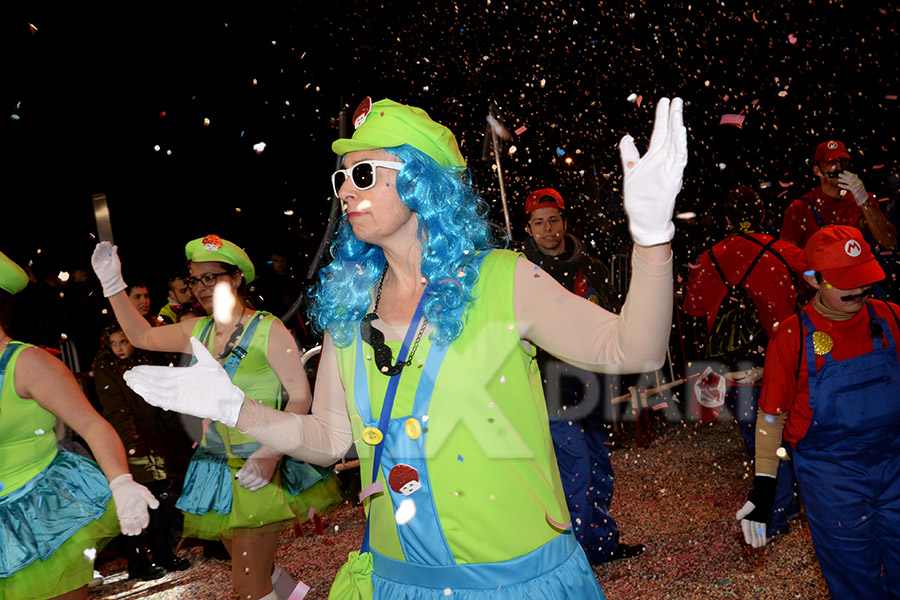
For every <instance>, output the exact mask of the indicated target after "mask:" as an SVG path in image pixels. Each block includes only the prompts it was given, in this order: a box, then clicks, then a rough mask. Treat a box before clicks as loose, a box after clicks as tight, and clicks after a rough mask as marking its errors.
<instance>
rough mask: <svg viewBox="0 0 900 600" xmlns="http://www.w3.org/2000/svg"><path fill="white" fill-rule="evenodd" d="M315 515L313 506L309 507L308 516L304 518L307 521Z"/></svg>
mask: <svg viewBox="0 0 900 600" xmlns="http://www.w3.org/2000/svg"><path fill="white" fill-rule="evenodd" d="M315 514H316V507H315V506H310V507H309V514H307V515H306V518H307V519H312V518H313V515H315Z"/></svg>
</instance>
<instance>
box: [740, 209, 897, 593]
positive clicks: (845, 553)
mask: <svg viewBox="0 0 900 600" xmlns="http://www.w3.org/2000/svg"><path fill="white" fill-rule="evenodd" d="M805 254H806V260H807V262H808V264H809V267H810V269H811V271H807V273H806V274H805V276H806V281H807V283H809V285H810V286H812V287H813V288H814V289H815V290H816V297H815V298H814V299H813V301H812V302H810V303H809V305H807V306H806V308H804V309H803V311H801V312H800V314H799V315H798V316H792V317H791V318H789V319H786V320H785V322H784V323H782V324H781V325H780V326H779V327H778V329H777V331H776V332H775V334H774V336H773V337H772V340H771V342H770V343H769V347H768V351H767V353H766V366H765V378H764V381H763V391H762V397H761V399H760V402H759V409H760V410H759V416H758V419H757V430H756V477H755V478H754V482H753V489H752V490H751V492H750V494H749V497H748V501H747V503H746V504H745V505H744V506H743V507H742V508H741V510H740V511H738V513H737V518H738V519H740V520H741V527H742V529H743V532H744V540H745V542H746V543H747V544H750V545H752V546H754V547H759V546H762V545H765V543H766V526H765V515H766V514H767V512H768V509H769V507H770V506H771V504H772V499H773V498H774V495H775V487H776V472H777V469H778V463H779V459H780V458H784V451H783V450H782V451H780V452H779V450H778V446H779V445H780V441H781V439H782V433H783V435H784V439H785V440H786V441H787V442H788V443H790V445H791V447H792V448H793V454H792V459H791V462H792V464H793V466H794V472H795V474H796V476H797V481H798V483H799V484H800V492H801V494H802V496H803V500H804V507H805V509H806V517H807V521H808V522H809V531H810V534H811V535H812V540H813V545H814V546H815V550H816V556H817V558H818V559H819V565H820V566H821V567H822V574H823V575H824V576H825V581H826V582H827V583H828V589H829V591H830V592H831V596H832V597H833V598H866V599H867V600H868V599H884V600H887V599H889V598H893V599H896V598H897V597H898V596H897V590H898V589H900V548H898V545H897V543H896V541H897V539H900V357H898V353H897V341H898V340H900V319H898V314H900V307H898V306H897V305H895V304H892V303H888V302H882V301H880V300H873V299H869V298H868V297H869V295H870V294H871V291H872V285H873V284H874V283H875V282H877V281H880V280H881V279H883V278H884V271H882V269H881V267H880V266H879V265H878V263H877V262H876V261H875V257H874V256H873V255H872V252H871V251H870V250H869V245H868V244H866V243H865V241H864V240H863V236H862V233H861V232H860V231H859V230H858V229H856V228H854V227H847V226H829V227H825V228H823V229H821V230H819V231H818V232H816V233H815V234H813V236H812V237H811V238H810V239H809V242H808V243H807V245H806V249H805Z"/></svg>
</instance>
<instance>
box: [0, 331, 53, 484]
mask: <svg viewBox="0 0 900 600" xmlns="http://www.w3.org/2000/svg"><path fill="white" fill-rule="evenodd" d="M10 343H12V342H10ZM30 347H32V346H31V345H30V344H22V346H20V347H19V348H18V349H16V350H15V352H14V354H13V356H12V358H11V359H10V361H9V363H8V364H7V365H6V373H5V375H4V377H3V386H2V388H0V484H2V489H0V497H2V496H5V495H7V494H9V493H10V492H13V491H15V490H17V489H19V488H20V487H22V486H23V485H25V484H26V483H28V481H29V480H30V479H31V478H32V477H34V476H35V475H37V474H38V473H40V472H41V471H43V470H44V469H45V468H46V467H47V465H49V464H50V463H51V462H52V461H53V459H54V457H56V452H57V450H56V432H55V431H54V429H53V426H54V425H55V424H56V416H55V415H54V414H53V413H51V412H50V411H48V410H46V409H44V408H43V407H42V406H41V405H40V404H38V403H37V402H35V401H34V400H26V399H24V398H22V397H20V396H19V395H18V394H17V393H16V383H15V373H16V363H17V362H18V360H19V356H20V355H21V354H22V351H23V350H24V349H25V348H30Z"/></svg>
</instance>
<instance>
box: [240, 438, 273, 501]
mask: <svg viewBox="0 0 900 600" xmlns="http://www.w3.org/2000/svg"><path fill="white" fill-rule="evenodd" d="M282 456H283V454H281V453H279V452H275V451H274V450H270V449H269V448H260V449H259V450H257V451H256V452H254V453H253V454H251V455H250V456H249V457H248V458H247V461H246V462H245V463H244V465H243V466H242V467H241V468H240V469H238V472H237V473H235V474H234V478H235V479H237V481H238V483H239V484H241V486H242V487H245V488H247V489H248V490H250V491H251V492H255V491H256V490H258V489H260V488H262V487H265V486H266V485H268V483H269V482H270V481H272V477H274V476H275V468H276V467H277V466H278V461H279V460H281V457H282Z"/></svg>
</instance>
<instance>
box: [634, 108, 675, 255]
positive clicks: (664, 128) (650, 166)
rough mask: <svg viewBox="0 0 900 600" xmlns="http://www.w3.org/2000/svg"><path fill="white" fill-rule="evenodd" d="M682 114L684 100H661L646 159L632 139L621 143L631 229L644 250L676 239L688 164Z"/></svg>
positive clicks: (637, 242) (645, 155) (635, 240)
mask: <svg viewBox="0 0 900 600" xmlns="http://www.w3.org/2000/svg"><path fill="white" fill-rule="evenodd" d="M681 112H682V101H681V98H675V99H674V100H672V102H671V103H670V102H669V99H668V98H660V100H659V104H658V105H657V107H656V122H655V123H654V125H653V135H652V136H651V137H650V147H649V148H648V149H647V153H646V154H644V156H643V157H642V156H641V154H640V152H638V150H637V148H636V147H635V145H634V138H632V137H631V136H630V135H626V136H625V137H623V138H622V141H621V142H620V143H619V152H620V154H621V155H622V168H623V170H624V172H625V182H624V185H623V188H624V196H625V213H626V214H627V215H628V229H629V230H630V231H631V237H632V238H634V242H635V243H636V244H639V245H641V246H653V245H655V244H665V243H666V242H669V241H671V240H672V238H673V237H674V236H675V225H674V224H673V223H672V213H673V212H674V210H675V197H676V196H677V195H678V192H680V191H681V175H682V172H683V171H684V166H685V165H686V164H687V131H686V130H685V128H684V123H683V121H682V115H681Z"/></svg>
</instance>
